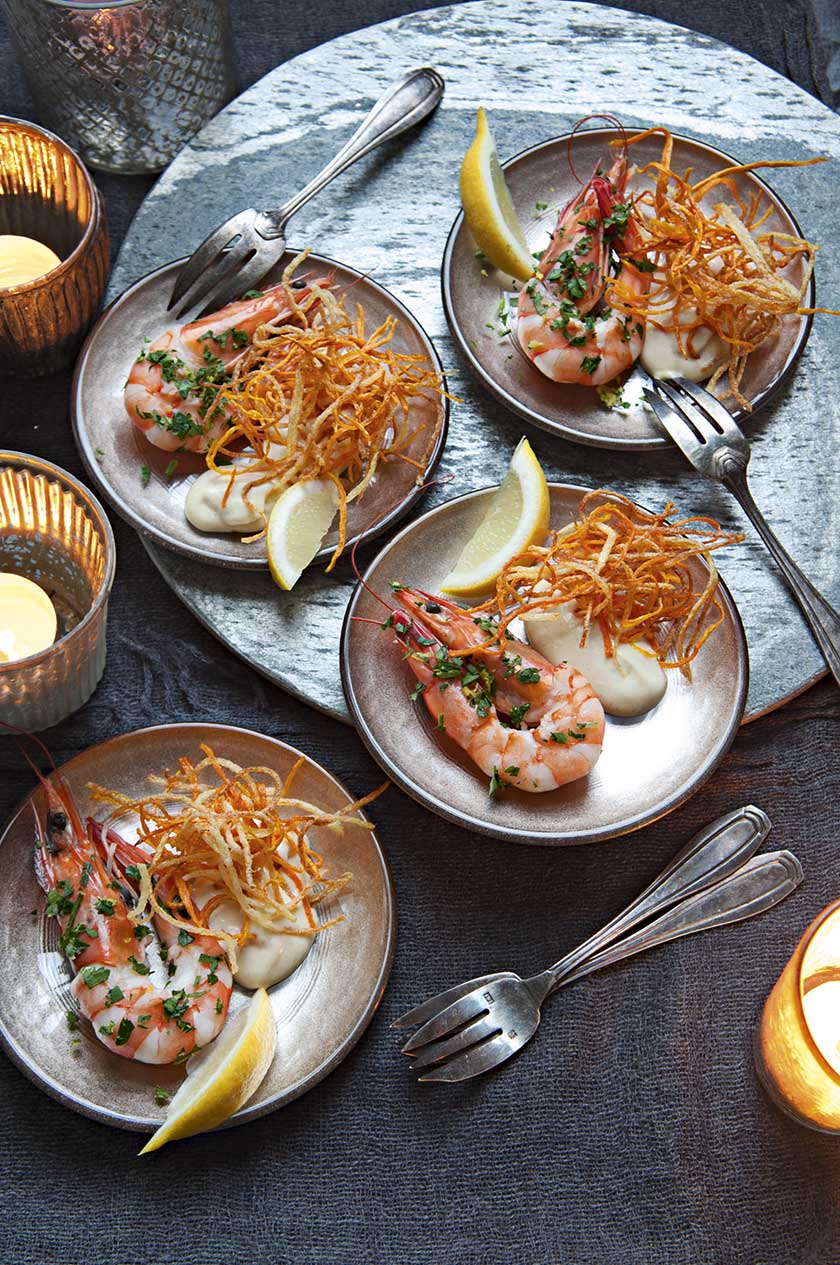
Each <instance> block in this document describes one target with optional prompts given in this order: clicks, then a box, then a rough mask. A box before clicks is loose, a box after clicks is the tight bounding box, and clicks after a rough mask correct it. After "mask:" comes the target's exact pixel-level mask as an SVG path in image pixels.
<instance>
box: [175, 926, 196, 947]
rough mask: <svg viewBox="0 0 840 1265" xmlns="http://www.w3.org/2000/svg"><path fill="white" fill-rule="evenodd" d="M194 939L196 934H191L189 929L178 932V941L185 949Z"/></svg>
mask: <svg viewBox="0 0 840 1265" xmlns="http://www.w3.org/2000/svg"><path fill="white" fill-rule="evenodd" d="M194 939H195V936H191V935H190V933H189V932H188V931H183V930H182V931H179V932H178V943H179V944H180V946H181V948H182V949H185V948H186V947H187V945H188V944H192V942H193V940H194Z"/></svg>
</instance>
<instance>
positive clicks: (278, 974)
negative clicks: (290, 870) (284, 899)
mask: <svg viewBox="0 0 840 1265" xmlns="http://www.w3.org/2000/svg"><path fill="white" fill-rule="evenodd" d="M280 854H281V856H283V857H285V858H286V860H288V859H289V853H288V850H287V848H286V846H285V845H281V849H280ZM217 891H218V889H217V888H215V887H213V886H212V885H211V884H210V883H206V882H202V881H199V882H197V883H196V884H195V899H196V901H197V902H198V904H199V906H203V905H204V903H205V901H207V900H209V899H210V897H211V896H214V895H216V894H217ZM207 925H208V926H209V928H210V930H211V931H230V932H232V933H233V934H234V935H235V934H236V933H237V932H239V931H241V930H242V911H241V909H240V908H239V906H238V905H237V904H236V903H235V902H234V901H232V900H226V901H223V902H222V903H221V904H220V905H218V906H217V907H216V908H215V909H214V910H213V912H212V913H211V914H210V917H209V918H208V920H207ZM288 926H290V927H294V928H296V929H297V930H298V931H304V932H305V931H306V928H307V927H308V926H309V923H308V922H307V919H306V914H305V913H304V911H303V908H302V907H301V906H300V905H298V906H297V908H296V909H295V910H294V911H293V912H292V913H291V914H290V916H289V920H288ZM314 939H315V933H314V932H309V933H308V934H305V935H289V934H288V933H287V932H283V931H276V932H271V931H267V930H266V929H265V928H264V927H260V926H258V925H257V924H256V923H252V924H251V929H250V939H249V940H248V942H247V944H245V945H243V946H242V948H240V949H238V951H237V955H236V956H237V969H236V972H235V974H234V977H233V978H234V979H235V980H236V982H237V984H241V985H242V987H243V988H271V985H272V984H279V983H280V981H281V980H284V979H285V978H286V977H287V976H288V975H291V973H292V971H295V970H297V968H298V967H299V966H300V964H301V962H302V961H303V959H304V958H305V957H306V955H307V953H308V952H309V950H310V949H311V948H312V941H313V940H314Z"/></svg>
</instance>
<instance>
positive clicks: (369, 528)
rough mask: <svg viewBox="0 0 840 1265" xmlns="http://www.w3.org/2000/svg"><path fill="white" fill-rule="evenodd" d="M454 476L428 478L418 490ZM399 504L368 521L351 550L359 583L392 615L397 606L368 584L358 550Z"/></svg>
mask: <svg viewBox="0 0 840 1265" xmlns="http://www.w3.org/2000/svg"><path fill="white" fill-rule="evenodd" d="M452 477H453V476H452V475H444V476H443V478H439V479H427V481H426V482H425V483H421V484H420V486H419V488H418V491H419V492H427V491H428V490H429V488H431V487H434V486H435V484H443V483H449V482H450V480H451V479H452ZM398 504H399V501H398V500H396V501H392V502H391V504H390V505H386V507H385V509H384V510H382V511H381V512H380V513H379V514H377V515H376V517H375V518H372V519H371V520H370V522H368V523H366V524H365V526H364V527H363V528H362V530H361V531H360V532H359V534H358V536H357V537H356V539H355V540H354V541H353V545H352V548H351V550H350V565H351V567H352V568H353V572H354V574H355V576H356V579H357V580H358V581H359V583H360V584H361V586H362V588H363V589H364V590H365V592H366V593H369V594H370V596H371V597H372V598H374V599H375V600H376V601H377V602H379V603H380V605H382V606H384V607H385V609H386V610H387V611H390V613H391V614H392V615H393V614H394V612H395V611H396V609H397V608H396V607H395V606H392V605H391V604H390V602H386V601H385V598H384V597H382V596H381V595H380V594H379V593H377V592H376V590H375V589H374V588H373V587H372V586H371V585H370V584H368V582H367V580H366V579H365V577H364V576H363V575H362V573H361V571H360V570H359V565H358V563H357V562H356V550H357V549H358V547H359V544H360V542H361V538H362V536H363V535H365V533H366V532H369V531H372V530H373V528H374V527H376V525H377V523H381V522H382V520H383V518H387V517H388V515H389V514H391V513H392V512H393V511H394V510H395V509H396V507H397V505H398ZM352 618H353V619H358V620H359V622H360V623H371V624H373V623H376V620H363V619H362V617H361V616H360V615H354V616H353V617H352Z"/></svg>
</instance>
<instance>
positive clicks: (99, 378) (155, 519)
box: [71, 251, 449, 570]
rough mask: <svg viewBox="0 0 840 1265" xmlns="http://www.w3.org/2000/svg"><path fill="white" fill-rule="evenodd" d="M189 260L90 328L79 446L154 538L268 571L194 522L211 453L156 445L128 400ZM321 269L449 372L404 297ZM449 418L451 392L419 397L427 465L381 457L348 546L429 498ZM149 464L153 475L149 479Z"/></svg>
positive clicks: (371, 323)
mask: <svg viewBox="0 0 840 1265" xmlns="http://www.w3.org/2000/svg"><path fill="white" fill-rule="evenodd" d="M293 257H294V254H293V252H291V251H287V252H286V254H285V255H283V256H282V258H281V259H280V261H279V263H278V264H277V265H276V266H275V267H274V268H273V269H272V270H271V272H269V273H268V275H267V277H266V279H265V280H266V284H271V283H273V282H276V281H279V280H280V278H281V275H282V272H283V269H284V268H285V267H286V266H287V265H288V264H289V263H290V262H291V260H292V258H293ZM183 263H184V260H182V259H181V260H176V261H175V262H174V263H171V264H167V265H165V266H164V267H163V268H158V270H157V271H156V272H151V273H149V275H148V276H146V277H143V278H142V279H141V280H140V281H137V282H136V283H135V284H134V285H133V286H131V287H130V288H129V289H128V290H126V291H125V293H124V294H122V295H121V296H120V297H119V298H118V299H117V300H115V302H114V303H112V304H111V306H110V307H109V308H107V309H106V311H105V312H104V313H103V314H102V316H101V317H100V318H99V320H98V321H97V323H96V325H95V326H94V327H93V330H92V331H91V333H90V334H89V335H88V338H87V341H86V342H85V345H84V347H83V348H82V351H81V354H80V356H79V360H78V363H77V366H76V373H75V377H74V381H73V390H72V396H71V400H72V416H73V430H74V434H75V437H76V444H77V447H78V449H79V452H80V453H81V456H82V460H83V461H84V463H85V466H86V467H87V471H88V474H89V475H90V477H91V479H92V481H93V483H94V485H95V486H96V488H98V490H99V492H100V493H101V495H102V496H103V497H104V498H105V500H107V501H108V502H109V503H110V504H111V505H112V506H113V507H114V509H115V510H116V511H117V513H118V514H121V515H122V517H123V518H125V519H126V520H127V521H128V522H129V523H131V525H132V527H134V528H136V529H137V531H139V532H140V534H141V535H142V536H143V537H145V539H147V540H149V541H152V542H154V543H155V544H158V545H162V546H163V547H164V548H166V549H171V550H174V551H175V552H176V553H180V554H183V555H185V556H186V557H189V558H194V559H199V560H200V561H202V562H209V563H213V564H215V565H216V566H222V567H238V568H242V569H250V568H255V569H263V570H264V569H266V568H267V566H268V563H267V560H266V555H265V546H264V544H262V543H261V542H255V543H254V544H250V545H247V544H243V543H242V541H241V540H240V538H239V536H238V535H237V534H235V533H234V534H218V535H217V534H213V533H208V532H200V531H197V530H196V529H195V528H194V527H192V526H191V524H190V523H189V522H188V521H187V518H186V515H185V514H184V502H185V500H186V497H187V493H188V491H189V489H190V485H191V484H192V483H193V482H194V480H195V479H196V478H197V477H198V475H199V474H201V472H202V471H203V470H204V469H205V465H204V461H203V458H201V457H199V456H194V455H191V454H188V453H181V454H173V453H171V452H169V453H167V452H163V451H161V449H159V448H155V447H154V446H153V445H152V444H150V443H149V442H148V441H147V440H146V439H144V438H143V436H142V435H141V434H140V433H139V431H138V430H137V429H136V428H135V427H134V426H133V425H132V424H131V422H130V421H129V418H128V415H127V414H126V411H125V408H124V405H123V388H124V386H125V380H126V377H127V375H128V371H129V369H130V368H131V365H132V364H133V362H134V360H135V359H136V357H137V354H138V351H139V350H140V349H141V348H142V346H143V340H144V339H145V338H147V337H150V338H155V337H157V336H158V335H160V334H162V333H163V331H164V330H165V329H167V328H168V327H169V326H170V325H171V324H172V320H171V316H170V315H169V314H168V313H167V311H166V305H167V303H168V302H169V296H170V294H171V292H172V286H173V284H174V281H175V277H176V276H177V274H178V271H179V269H180V268H181V265H182V264H183ZM315 269H317V270H321V269H323V270H324V271H325V272H330V273H332V274H333V276H334V278H335V283H336V286H337V287H341V286H349V287H352V297H353V300H354V301H355V302H358V303H361V304H362V305H363V307H364V310H365V315H366V319H367V327H368V328H369V329H375V328H376V327H377V326H378V325H379V324H381V322H382V321H384V320H385V319H386V318H387V317H389V316H395V317H396V318H397V322H398V323H397V331H396V333H395V335H394V340H393V343H392V346H393V348H394V350H395V351H401V352H406V353H409V354H411V355H422V356H427V357H428V359H429V360H430V361H431V363H432V365H433V366H434V367H435V369H436V370H437V371H438V372H439V373H440V374H441V375H442V373H443V370H442V367H441V364H440V360H439V358H438V355H437V352H436V351H435V349H434V347H433V345H432V342H431V340H430V339H429V338H428V336H427V335H426V333H425V332H424V330H423V329H422V328H421V326H420V325H419V324H418V323H417V321H416V320H415V319H414V317H413V316H412V315H411V313H410V312H409V310H408V309H407V308H406V307H404V306H403V304H402V303H400V302H399V300H398V299H396V298H394V296H393V295H392V294H390V293H389V292H388V291H387V290H385V289H384V288H383V287H382V286H380V285H377V283H376V282H375V281H372V280H371V279H370V277H366V276H363V275H362V274H361V273H358V272H355V271H354V270H353V269H352V268H347V267H345V266H344V265H343V264H339V263H336V261H335V260H333V259H326V258H325V257H324V256H321V255H312V254H311V255H309V257H308V259H307V261H306V265H305V270H306V271H310V272H311V271H312V270H315ZM448 417H449V403H448V400H447V399H446V398H445V397H443V396H438V395H435V394H432V393H426V394H423V395H419V396H417V398H416V399H415V401H414V402H413V404H412V418H411V420H412V424H413V425H416V426H417V427H418V431H417V434H416V435H415V437H414V439H413V440H412V441H411V443H410V444H409V445H408V446H407V447H406V449H405V453H406V455H407V456H409V457H411V458H412V459H413V460H415V461H417V462H419V469H418V467H416V466H413V465H409V464H408V463H407V462H405V461H400V460H393V461H388V462H383V463H382V464H381V466H380V468H379V471H378V472H377V474H376V476H375V477H374V479H373V481H372V482H371V484H370V486H369V488H368V491H367V493H366V495H365V496H364V498H363V500H362V501H361V503H359V502H354V503H353V504H352V505H351V506H350V508H349V510H348V515H347V522H348V540H349V543H352V542H353V540H355V539H357V538H358V539H360V540H365V539H369V538H371V537H373V536H376V535H378V534H379V533H380V532H383V531H386V530H387V528H388V527H389V526H390V525H391V524H393V523H394V522H396V521H397V520H398V519H399V518H400V517H401V516H402V515H403V514H405V513H406V512H407V510H408V509H410V507H411V506H412V505H413V504H414V502H415V501H416V500H417V498H418V497H419V496H420V495H421V492H420V484H422V483H423V482H424V480H425V479H426V478H428V476H429V475H430V474H431V472H432V471H433V470H434V468H435V466H436V465H437V463H438V461H439V459H440V454H441V452H442V451H443V445H444V442H445V440H446V429H447V422H448ZM173 455H174V456H175V457H176V458H177V461H178V466H177V469H176V470H175V472H174V474H172V475H171V477H170V476H167V473H166V470H167V467H168V466H169V464H170V462H171V461H172V458H173ZM143 466H147V467H148V469H149V470H150V472H151V474H150V477H149V479H148V482H147V483H146V484H145V485H144V482H143V478H142V476H141V471H142V468H143ZM369 524H374V526H372V527H371V526H368V525H369ZM337 540H338V536H337V533H335V532H333V533H331V534H330V535H329V536H328V537H327V540H326V542H325V544H324V547H323V548H322V550H321V551H320V553H319V554H318V558H320V559H323V558H328V557H329V556H330V555H331V553H332V552H333V550H334V548H335V545H336V542H337Z"/></svg>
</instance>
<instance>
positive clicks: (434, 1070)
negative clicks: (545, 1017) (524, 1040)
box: [417, 1032, 533, 1084]
mask: <svg viewBox="0 0 840 1265" xmlns="http://www.w3.org/2000/svg"><path fill="white" fill-rule="evenodd" d="M531 1035H532V1036H533V1033H532V1034H531ZM529 1040H530V1037H529ZM521 1048H522V1046H521V1045H513V1044H512V1043H511V1042H510V1041H509V1040H508V1038H507V1037H506V1036H505V1034H504V1033H503V1032H500V1033H499V1034H498V1036H495V1037H491V1038H490V1040H489V1041H485V1042H484V1044H483V1045H478V1046H472V1047H471V1048H470V1049H469V1050H465V1051H464V1052H463V1054H458V1055H456V1056H455V1058H454V1059H450V1060H449V1062H448V1063H444V1064H443V1065H442V1066H441V1067H431V1068H429V1070H428V1071H427V1072H426V1073H425V1075H423V1076H418V1078H417V1079H418V1080H419V1081H421V1082H424V1081H439V1082H443V1083H444V1084H454V1083H456V1082H457V1081H468V1080H470V1079H471V1078H472V1077H473V1076H481V1075H482V1074H483V1073H484V1072H489V1071H490V1070H491V1069H492V1068H494V1067H498V1066H499V1065H500V1064H501V1063H504V1062H505V1061H506V1060H507V1059H509V1058H512V1057H513V1055H514V1054H516V1053H517V1051H518V1050H520V1049H521Z"/></svg>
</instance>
